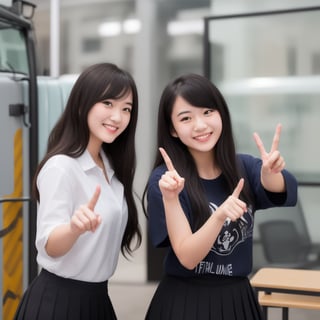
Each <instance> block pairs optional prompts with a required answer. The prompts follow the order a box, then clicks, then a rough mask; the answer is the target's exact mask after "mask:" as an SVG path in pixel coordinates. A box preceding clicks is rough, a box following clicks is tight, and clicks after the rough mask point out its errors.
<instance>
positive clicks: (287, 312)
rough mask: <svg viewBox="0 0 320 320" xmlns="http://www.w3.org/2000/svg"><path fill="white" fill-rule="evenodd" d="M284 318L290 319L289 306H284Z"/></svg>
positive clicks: (283, 319) (284, 319) (285, 319)
mask: <svg viewBox="0 0 320 320" xmlns="http://www.w3.org/2000/svg"><path fill="white" fill-rule="evenodd" d="M282 320H289V308H282Z"/></svg>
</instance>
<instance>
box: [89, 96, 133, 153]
mask: <svg viewBox="0 0 320 320" xmlns="http://www.w3.org/2000/svg"><path fill="white" fill-rule="evenodd" d="M132 103H133V102H132V93H131V91H130V92H129V93H128V94H127V95H125V96H124V97H121V98H119V99H108V100H105V101H101V102H98V103H96V104H95V105H94V106H93V107H92V108H91V109H90V111H89V114H88V126H89V130H90V139H89V146H88V147H89V149H91V148H94V149H96V150H97V149H100V147H101V144H102V143H103V142H105V143H112V142H113V141H114V140H115V139H116V138H117V137H118V136H119V135H120V134H121V133H122V132H123V131H124V130H125V129H126V128H127V126H128V124H129V122H130V117H131V110H132Z"/></svg>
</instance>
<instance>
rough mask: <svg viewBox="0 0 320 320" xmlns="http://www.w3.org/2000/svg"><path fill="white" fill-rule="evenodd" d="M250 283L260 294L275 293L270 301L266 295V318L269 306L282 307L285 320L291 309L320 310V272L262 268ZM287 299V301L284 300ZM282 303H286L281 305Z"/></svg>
mask: <svg viewBox="0 0 320 320" xmlns="http://www.w3.org/2000/svg"><path fill="white" fill-rule="evenodd" d="M250 282H251V285H252V286H253V287H254V289H255V290H256V291H257V293H258V294H259V292H260V293H261V291H262V292H265V293H267V294H270V295H272V293H275V294H274V299H272V298H271V296H270V299H268V297H267V296H266V295H265V294H264V297H265V298H266V299H264V300H265V301H266V302H265V305H264V306H263V309H264V313H265V316H266V317H267V307H266V306H267V305H268V306H278V307H281V308H282V310H283V313H282V318H283V319H288V317H289V316H288V308H289V307H293V308H294V307H297V308H304V307H305V308H308V309H311V308H312V309H319V310H320V270H304V269H303V270H302V269H285V268H261V269H260V270H258V271H257V273H256V274H255V275H254V276H253V277H252V278H251V280H250ZM284 294H286V295H284ZM299 295H300V297H301V299H299ZM307 296H309V297H307ZM277 298H278V299H279V303H278V304H277V303H274V302H275V301H276V300H277ZM285 298H287V299H286V300H284V299H285ZM268 300H269V302H268ZM272 300H273V301H272ZM281 301H285V303H283V304H282V305H281ZM295 301H296V303H295ZM303 301H305V303H304V302H303ZM297 302H300V303H297Z"/></svg>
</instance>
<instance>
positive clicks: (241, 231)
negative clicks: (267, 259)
mask: <svg viewBox="0 0 320 320" xmlns="http://www.w3.org/2000/svg"><path fill="white" fill-rule="evenodd" d="M238 157H239V160H240V161H241V163H242V167H243V170H244V171H245V172H244V173H243V177H244V178H245V183H249V185H250V188H251V191H252V193H253V196H254V201H255V203H254V207H253V206H251V205H249V206H248V211H247V212H246V213H245V214H244V215H243V216H242V218H240V219H238V220H237V221H235V222H233V221H231V220H228V219H227V220H226V221H225V223H224V225H223V227H222V229H221V231H220V233H219V235H218V237H217V239H216V241H215V243H214V245H213V246H212V248H211V250H210V252H209V253H208V255H207V256H206V257H205V258H204V259H203V260H202V261H201V262H200V263H199V264H198V265H197V267H196V268H195V269H193V270H188V269H186V268H184V267H183V266H182V265H181V263H180V262H179V260H178V259H177V257H176V255H175V253H174V251H173V249H172V247H171V245H170V241H169V237H168V231H167V227H166V221H165V213H164V207H163V202H162V195H161V192H160V189H159V185H158V182H159V179H160V178H161V176H162V174H163V173H164V172H165V171H166V170H167V168H166V166H165V165H161V166H159V167H158V168H156V169H155V170H154V171H153V172H152V174H151V176H150V179H149V184H148V193H147V200H148V204H147V211H148V215H149V220H148V228H149V236H150V239H151V241H152V243H153V245H154V246H155V247H168V254H167V257H166V260H165V273H166V274H169V275H175V276H182V277H193V276H201V275H210V274H213V275H228V276H247V275H248V274H250V272H251V270H252V236H253V235H252V233H253V226H254V212H255V211H256V210H259V209H266V208H270V207H275V206H294V205H295V204H296V202H297V181H296V179H295V178H294V176H293V175H291V174H290V173H289V172H288V171H286V170H283V171H282V174H283V176H284V179H285V183H286V188H287V190H286V192H285V193H271V192H268V191H266V190H265V189H264V188H263V186H262V185H261V182H260V170H261V164H262V162H261V160H260V159H258V158H254V157H252V156H250V155H243V154H241V155H238ZM201 182H202V184H203V187H204V190H205V192H206V196H207V199H208V206H210V208H211V210H212V214H214V212H215V210H216V208H217V207H219V206H220V205H221V204H222V203H223V202H224V201H225V200H226V199H227V197H228V196H229V195H230V192H229V191H228V188H227V184H226V180H225V178H224V176H223V175H220V176H219V177H218V178H216V179H212V180H205V179H201ZM179 199H180V203H181V206H182V208H183V210H184V213H185V214H186V216H187V218H188V220H189V222H190V221H192V219H191V217H192V212H191V206H190V202H189V197H188V195H187V193H186V191H185V189H184V190H182V192H181V193H180V195H179Z"/></svg>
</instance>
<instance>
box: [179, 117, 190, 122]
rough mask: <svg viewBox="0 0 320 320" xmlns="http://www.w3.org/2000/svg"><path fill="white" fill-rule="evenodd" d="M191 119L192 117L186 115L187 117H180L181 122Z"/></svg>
mask: <svg viewBox="0 0 320 320" xmlns="http://www.w3.org/2000/svg"><path fill="white" fill-rule="evenodd" d="M189 120H191V117H189V116H185V117H182V118H180V121H181V122H187V121H189Z"/></svg>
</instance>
